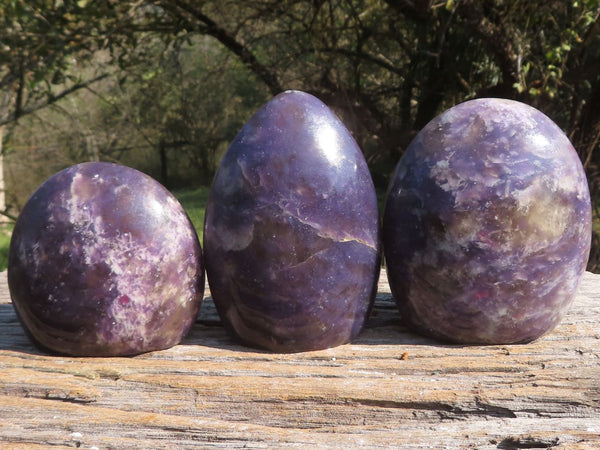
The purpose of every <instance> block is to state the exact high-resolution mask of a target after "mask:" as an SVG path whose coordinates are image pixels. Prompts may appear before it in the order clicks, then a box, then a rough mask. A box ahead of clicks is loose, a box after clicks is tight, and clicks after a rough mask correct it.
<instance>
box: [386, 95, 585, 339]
mask: <svg viewBox="0 0 600 450" xmlns="http://www.w3.org/2000/svg"><path fill="white" fill-rule="evenodd" d="M590 240H591V206H590V195H589V190H588V185H587V181H586V176H585V173H584V170H583V167H582V165H581V162H580V160H579V158H578V156H577V153H576V152H575V150H574V148H573V147H572V145H571V143H570V142H569V140H568V139H567V137H566V136H565V135H564V134H563V133H562V131H561V130H560V129H559V128H558V126H557V125H555V124H554V123H553V122H552V121H551V120H550V119H549V118H548V117H546V116H545V115H544V114H542V113H541V112H540V111H538V110H536V109H534V108H532V107H530V106H527V105H525V104H522V103H519V102H515V101H509V100H500V99H479V100H472V101H468V102H466V103H462V104H460V105H458V106H456V107H454V108H451V109H449V110H448V111H446V112H445V113H443V114H442V115H440V116H438V117H437V118H435V119H434V120H432V121H431V122H430V123H429V124H428V125H427V126H426V127H425V128H424V129H423V130H422V131H421V132H420V133H419V134H418V135H417V137H416V138H415V139H414V141H413V142H412V143H411V145H410V146H409V148H408V149H407V150H406V152H405V154H404V155H403V157H402V158H401V160H400V162H399V163H398V166H397V168H396V171H395V173H394V175H393V179H392V180H391V183H390V187H389V191H388V197H387V202H386V208H385V214H384V219H383V245H384V251H385V257H386V262H387V265H388V269H387V272H388V278H389V282H390V286H391V289H392V292H393V294H394V297H395V298H396V300H397V303H398V305H399V307H400V311H401V314H402V316H403V317H404V319H405V321H406V322H407V323H408V324H409V325H410V326H412V327H413V328H414V329H416V330H418V331H420V332H423V333H425V334H428V335H431V336H434V337H437V338H440V339H444V340H448V341H453V342H458V343H522V342H528V341H531V340H533V339H535V338H537V337H539V336H541V335H542V334H544V333H546V332H548V331H550V330H552V329H553V328H554V327H555V326H556V325H557V324H558V323H559V321H560V320H561V317H562V316H563V314H564V313H565V311H566V310H567V308H568V307H569V305H570V304H571V302H572V301H573V298H574V295H575V293H576V291H577V287H578V284H579V281H580V278H581V276H582V274H583V272H584V270H585V267H586V263H587V259H588V255H589V250H590Z"/></svg>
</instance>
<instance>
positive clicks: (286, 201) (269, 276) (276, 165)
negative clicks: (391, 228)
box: [204, 91, 380, 352]
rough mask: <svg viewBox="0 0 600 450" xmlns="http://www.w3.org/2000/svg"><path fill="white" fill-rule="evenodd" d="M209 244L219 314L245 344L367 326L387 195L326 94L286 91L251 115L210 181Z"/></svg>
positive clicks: (312, 343)
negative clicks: (381, 202) (381, 196)
mask: <svg viewBox="0 0 600 450" xmlns="http://www.w3.org/2000/svg"><path fill="white" fill-rule="evenodd" d="M204 250H205V260H206V270H207V275H208V282H209V285H210V289H211V293H212V295H213V298H214V302H215V304H216V307H217V310H218V312H219V315H220V316H221V319H222V321H223V323H224V324H225V326H226V328H227V329H228V330H229V331H230V332H231V333H232V334H233V335H234V336H236V337H237V338H238V339H240V340H241V341H242V342H243V343H245V344H247V345H250V346H254V347H260V348H265V349H269V350H272V351H281V352H294V351H305V350H314V349H322V348H328V347H334V346H336V345H339V344H342V343H345V342H348V341H349V340H351V339H352V338H354V337H355V336H356V335H357V334H358V333H359V331H360V330H361V328H362V326H363V324H364V322H365V319H366V317H367V314H368V312H369V310H370V307H371V305H372V302H373V299H374V296H375V292H376V285H377V278H378V274H379V262H380V256H379V253H380V252H379V243H378V213H377V199H376V195H375V190H374V187H373V182H372V180H371V176H370V174H369V171H368V168H367V165H366V162H365V160H364V157H363V155H362V153H361V151H360V149H359V148H358V146H357V144H356V142H355V141H354V139H353V138H352V136H351V135H350V133H349V132H348V130H347V129H346V128H345V127H344V125H343V124H342V122H341V121H340V120H339V119H338V118H337V117H336V116H335V114H333V112H332V111H331V110H329V108H327V106H326V105H325V104H323V103H322V102H321V101H320V100H318V99H316V98H315V97H313V96H311V95H309V94H306V93H303V92H299V91H286V92H284V93H282V94H280V95H278V96H276V97H274V98H273V99H272V100H271V101H270V102H268V103H267V104H266V105H264V106H263V107H262V108H261V109H260V110H259V111H258V112H257V113H256V114H255V115H254V116H253V117H252V118H251V119H250V120H249V121H248V122H247V123H246V125H245V126H244V127H243V128H242V130H241V131H240V132H239V134H238V135H237V137H236V138H235V139H234V141H233V142H232V144H231V146H230V147H229V149H228V150H227V152H226V154H225V156H224V157H223V159H222V161H221V163H220V166H219V169H218V171H217V174H216V176H215V179H214V182H213V185H212V188H211V192H210V196H209V200H208V205H207V210H206V219H205V226H204Z"/></svg>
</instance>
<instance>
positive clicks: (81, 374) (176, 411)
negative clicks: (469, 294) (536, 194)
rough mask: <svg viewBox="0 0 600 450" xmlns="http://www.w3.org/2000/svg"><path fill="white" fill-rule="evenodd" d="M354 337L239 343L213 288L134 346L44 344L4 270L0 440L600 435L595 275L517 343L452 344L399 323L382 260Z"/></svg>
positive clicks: (147, 442)
mask: <svg viewBox="0 0 600 450" xmlns="http://www.w3.org/2000/svg"><path fill="white" fill-rule="evenodd" d="M381 280H382V281H381V282H380V286H379V294H378V296H377V300H376V304H375V308H374V310H373V313H372V316H371V318H370V319H369V322H368V324H367V327H366V329H365V330H364V331H363V332H362V334H361V335H360V336H359V338H358V339H356V340H355V341H354V342H353V343H352V344H347V345H343V346H340V347H337V348H333V349H329V350H323V351H316V352H306V353H296V354H274V353H268V352H261V351H256V350H253V349H249V348H245V347H242V346H240V345H238V344H236V343H235V342H233V341H232V340H231V339H230V338H229V337H228V336H227V335H226V333H225V331H224V329H223V328H222V327H221V325H220V322H219V319H218V316H217V314H216V312H215V309H214V305H213V304H212V302H211V299H210V297H207V298H206V299H205V302H204V304H203V306H202V310H201V314H200V316H199V318H198V321H197V323H196V325H195V327H194V328H193V329H192V332H191V333H190V335H189V336H188V337H187V338H186V339H185V341H184V342H183V343H182V344H181V345H178V346H176V347H173V348H171V349H169V350H164V351H160V352H154V353H149V354H145V355H141V356H137V357H133V358H71V357H63V356H51V355H46V354H43V353H41V352H39V351H38V350H37V349H36V348H35V347H33V346H32V344H31V343H30V342H29V341H28V340H27V338H26V336H25V334H24V332H23V330H22V329H21V327H20V324H19V322H18V320H17V318H16V316H15V313H14V310H13V307H12V305H11V304H10V298H9V295H8V288H7V285H6V277H5V274H2V275H1V278H0V446H7V447H12V448H36V447H37V448H48V447H50V446H52V447H58V448H61V447H81V448H98V449H100V448H185V447H190V446H195V445H197V446H202V447H212V446H214V447H252V448H267V447H271V448H272V447H278V448H279V447H292V446H295V447H305V446H306V447H319V448H350V447H357V448H358V447H361V448H363V447H364V448H367V447H386V448H389V447H395V448H406V447H432V448H444V447H446V448H511V449H512V448H549V447H559V448H560V447H562V448H569V449H571V448H581V449H584V448H586V449H587V448H594V447H596V446H598V447H599V448H600V326H599V323H600V302H599V300H600V275H594V274H591V273H586V274H585V277H584V279H583V283H582V285H581V288H580V291H579V294H578V296H577V298H576V300H575V303H574V305H573V306H572V308H571V310H570V311H569V313H568V314H567V316H566V317H565V319H564V320H563V322H562V324H561V325H560V326H559V327H558V328H557V329H556V330H554V331H553V332H552V333H550V334H548V335H547V336H544V337H542V338H541V339H539V340H537V341H535V342H533V343H530V344H526V345H498V346H456V345H446V344H443V343H440V342H436V341H433V340H430V339H426V338H423V337H421V336H418V335H416V334H413V333H411V332H409V331H407V330H406V329H405V328H403V327H402V326H401V325H400V320H399V316H398V313H397V311H396V308H395V305H394V303H393V301H392V299H391V295H390V293H389V292H390V291H389V287H388V286H387V283H386V282H385V280H386V276H385V272H384V273H383V274H382V277H381Z"/></svg>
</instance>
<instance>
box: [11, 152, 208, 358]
mask: <svg viewBox="0 0 600 450" xmlns="http://www.w3.org/2000/svg"><path fill="white" fill-rule="evenodd" d="M8 283H9V288H10V294H11V297H12V300H13V303H14V306H15V309H16V311H17V313H18V315H19V317H20V319H21V321H22V323H23V324H24V326H25V328H26V330H28V331H29V333H30V336H31V337H32V339H33V340H34V342H36V343H37V344H38V345H39V346H41V347H42V348H44V349H47V350H50V351H54V352H59V353H65V354H70V355H80V356H120V355H133V354H137V353H142V352H147V351H152V350H159V349H164V348H168V347H171V346H173V345H175V344H177V343H179V341H180V340H181V339H182V338H183V336H185V334H186V333H187V332H188V330H189V328H190V327H191V325H192V323H193V322H194V320H195V318H196V315H197V314H198V309H199V307H200V302H201V300H202V295H203V292H204V270H203V265H202V254H201V248H200V243H199V242H198V237H197V235H196V232H195V230H194V228H193V226H192V224H191V222H190V221H189V219H188V217H187V215H186V213H185V212H184V211H183V209H182V207H181V205H180V204H179V202H178V201H177V200H176V199H175V198H174V197H173V196H172V195H171V194H170V193H169V192H168V191H167V190H166V189H164V188H163V187H162V186H161V185H160V184H159V183H158V182H157V181H155V180H154V179H152V178H150V177H148V176H147V175H144V174H143V173H141V172H138V171H137V170H134V169H131V168H129V167H124V166H120V165H116V164H109V163H84V164H79V165H76V166H72V167H70V168H68V169H65V170H63V171H61V172H58V173H57V174H55V175H54V176H52V177H51V178H50V179H48V180H47V181H46V182H44V183H43V184H42V185H41V186H40V187H39V188H38V190H37V191H36V192H35V193H34V194H33V196H32V197H31V198H30V199H29V200H28V202H27V204H26V205H25V207H24V208H23V211H22V212H21V214H20V215H19V219H18V221H17V223H16V225H15V229H14V232H13V236H12V240H11V244H10V254H9V262H8Z"/></svg>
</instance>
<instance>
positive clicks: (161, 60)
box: [0, 0, 600, 268]
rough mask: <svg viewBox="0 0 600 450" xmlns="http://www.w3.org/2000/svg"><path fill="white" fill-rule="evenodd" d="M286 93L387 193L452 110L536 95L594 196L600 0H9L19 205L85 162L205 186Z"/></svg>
mask: <svg viewBox="0 0 600 450" xmlns="http://www.w3.org/2000/svg"><path fill="white" fill-rule="evenodd" d="M291 88H293V89H302V90H305V91H308V92H311V93H313V94H315V95H316V96H318V97H319V98H321V99H322V100H323V101H324V102H325V103H327V104H328V105H330V106H331V107H332V108H333V109H334V110H335V111H336V112H337V113H338V114H339V115H340V117H341V118H342V119H343V121H344V122H345V123H346V125H347V126H348V127H349V128H350V130H351V131H352V132H353V134H354V136H355V138H356V139H357V141H358V143H359V144H360V145H361V147H362V149H363V151H364V153H365V157H366V158H367V161H368V162H369V165H370V167H371V170H372V174H373V178H374V180H375V182H376V184H377V186H378V187H379V188H384V187H385V186H386V184H387V180H388V177H389V175H390V173H391V172H392V170H393V167H394V165H395V163H396V162H397V160H398V159H399V157H400V155H401V154H402V151H403V150H404V148H406V146H407V145H408V144H409V143H410V141H411V139H412V138H413V137H414V135H415V134H416V132H418V130H419V129H420V128H421V127H423V126H424V125H425V124H426V123H427V122H428V121H429V120H430V119H432V118H433V117H434V116H435V115H436V114H438V113H440V112H441V111H442V110H443V109H445V108H448V107H450V106H452V105H454V104H456V103H459V102H461V101H464V100H467V99H471V98H476V97H484V96H488V97H489V96H494V97H505V98H513V99H517V100H520V101H523V102H526V103H528V104H531V105H533V106H535V107H537V108H539V109H540V110H542V111H543V112H545V113H546V114H547V115H548V116H550V117H551V118H552V119H553V120H554V121H556V122H557V123H558V124H559V125H560V126H561V127H562V129H563V130H564V131H565V133H566V134H567V135H568V136H569V137H570V138H571V140H572V142H573V143H574V145H575V147H576V149H577V151H578V152H579V155H580V157H581V159H582V161H583V163H584V165H585V168H586V171H587V173H588V177H589V181H590V188H591V191H592V195H593V196H594V199H595V200H594V205H596V204H598V203H599V202H598V198H599V193H600V151H599V147H600V108H598V105H600V0H569V1H564V0H545V1H541V0H536V1H532V0H247V1H244V2H240V1H237V0H219V1H215V0H206V1H202V2H194V1H191V0H135V1H133V0H128V1H116V0H99V1H93V2H92V1H89V0H79V1H74V0H27V1H25V0H0V92H2V94H0V95H1V96H0V125H2V124H9V125H10V130H9V131H10V132H9V137H8V138H7V139H6V142H5V150H6V152H5V153H6V154H7V157H9V158H7V160H8V161H9V166H10V167H9V168H10V170H9V171H8V174H7V178H8V179H9V183H10V187H9V198H10V199H11V202H12V203H13V205H15V207H16V209H17V210H18V207H19V205H21V204H22V202H23V201H24V200H23V197H25V192H26V191H29V192H31V190H32V189H33V187H34V186H32V185H33V184H34V183H39V182H40V181H41V179H43V176H46V175H49V174H50V173H51V172H52V171H54V169H56V168H59V166H64V165H66V164H69V163H71V162H75V161H80V160H86V159H103V160H114V161H120V162H122V163H125V164H129V165H133V166H134V167H138V168H140V169H142V170H144V171H146V172H148V173H150V174H151V175H153V176H155V177H156V178H158V179H159V180H161V181H162V182H163V183H165V184H167V185H168V186H170V187H172V188H177V187H180V186H190V185H191V186H197V185H207V184H209V183H210V180H211V178H212V175H213V172H214V170H215V167H216V164H217V163H218V160H219V157H220V155H221V153H222V152H223V151H224V150H225V148H226V146H227V143H228V142H229V141H230V140H231V139H232V138H233V136H234V135H235V133H236V131H237V130H238V129H239V127H240V126H241V125H242V124H243V123H244V122H245V121H246V120H247V119H248V118H249V116H250V115H251V114H252V112H253V111H254V110H255V109H256V108H258V107H259V106H260V105H261V104H262V103H264V101H266V100H267V99H268V97H269V96H271V95H274V94H276V93H278V92H280V91H282V90H284V89H291ZM48 106H49V107H48ZM17 119H18V121H17V122H15V121H16V120H17ZM15 124H16V125H15ZM35 162H37V166H36V165H35ZM25 163H26V164H25ZM29 164H31V167H29ZM28 174H29V175H28ZM10 180H13V182H10ZM24 180H25V181H26V182H25V184H28V185H27V187H23V188H16V184H15V183H20V184H23V183H24ZM19 189H21V192H17V191H18V190H19ZM595 241H599V239H598V237H597V236H595ZM599 246H600V244H599V245H597V246H595V249H594V252H592V258H591V261H590V268H597V267H598V264H599V261H600V249H599V248H598V247H599Z"/></svg>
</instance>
